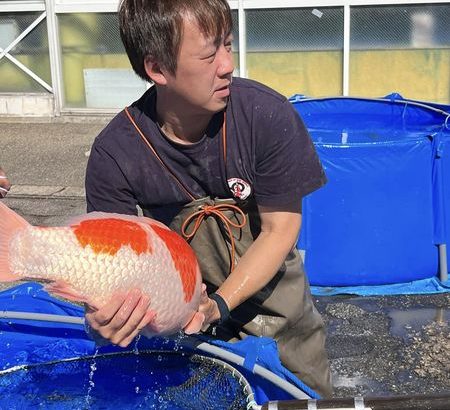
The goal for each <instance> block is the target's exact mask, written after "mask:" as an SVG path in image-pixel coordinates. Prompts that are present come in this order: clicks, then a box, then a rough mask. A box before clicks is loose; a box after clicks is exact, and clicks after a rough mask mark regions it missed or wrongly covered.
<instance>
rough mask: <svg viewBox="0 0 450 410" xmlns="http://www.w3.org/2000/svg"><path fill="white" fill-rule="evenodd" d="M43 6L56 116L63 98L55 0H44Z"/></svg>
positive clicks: (58, 114) (59, 111) (59, 113)
mask: <svg viewBox="0 0 450 410" xmlns="http://www.w3.org/2000/svg"><path fill="white" fill-rule="evenodd" d="M45 8H46V10H47V32H48V52H49V57H50V72H51V78H52V87H53V99H54V113H55V116H57V117H58V116H60V115H61V108H62V102H63V100H64V98H63V83H62V74H61V73H62V69H61V47H60V43H59V31H58V19H57V17H56V12H55V0H45Z"/></svg>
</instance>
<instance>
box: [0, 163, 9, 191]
mask: <svg viewBox="0 0 450 410" xmlns="http://www.w3.org/2000/svg"><path fill="white" fill-rule="evenodd" d="M10 188H11V184H10V183H9V180H8V177H7V176H6V174H5V171H3V169H2V168H1V167H0V198H4V197H5V196H6V194H7V193H8V192H9V190H10Z"/></svg>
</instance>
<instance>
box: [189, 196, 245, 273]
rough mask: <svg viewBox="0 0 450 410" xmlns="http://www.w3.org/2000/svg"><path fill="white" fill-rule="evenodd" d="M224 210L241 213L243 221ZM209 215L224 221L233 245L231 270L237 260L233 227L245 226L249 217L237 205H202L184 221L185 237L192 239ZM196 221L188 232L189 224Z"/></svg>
mask: <svg viewBox="0 0 450 410" xmlns="http://www.w3.org/2000/svg"><path fill="white" fill-rule="evenodd" d="M224 211H234V213H237V214H239V215H241V217H242V222H239V219H238V218H236V219H237V222H235V221H233V220H231V219H230V218H229V217H228V216H227V215H226V214H225V213H224ZM208 216H214V217H216V218H218V219H219V220H220V221H222V224H223V226H224V227H225V229H226V231H227V233H228V237H229V238H230V246H231V255H230V258H231V262H230V272H231V271H233V269H234V261H235V253H236V252H235V243H234V236H233V232H232V230H231V228H243V227H244V226H245V224H246V223H247V217H246V216H245V214H244V212H243V211H242V209H241V208H239V207H238V206H236V205H232V204H220V205H207V204H205V205H202V206H201V207H200V209H199V210H198V211H196V212H194V213H192V214H191V215H189V216H188V217H187V218H186V220H185V221H184V222H183V225H182V226H181V234H182V235H183V237H184V238H185V239H186V240H187V241H189V240H191V239H192V238H193V237H194V236H195V234H196V233H197V231H198V229H199V228H200V225H201V224H202V222H203V220H204V219H205V218H207V217H208ZM192 221H194V226H193V228H192V230H191V231H190V232H188V226H189V225H190V224H191V222H192Z"/></svg>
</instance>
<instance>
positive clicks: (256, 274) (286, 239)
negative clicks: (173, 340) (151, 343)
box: [187, 200, 301, 331]
mask: <svg viewBox="0 0 450 410" xmlns="http://www.w3.org/2000/svg"><path fill="white" fill-rule="evenodd" d="M258 209H259V212H260V217H261V233H260V234H259V236H258V238H257V239H256V240H255V242H254V243H253V244H252V245H251V246H250V247H249V248H248V250H247V252H246V253H245V254H244V255H243V256H242V258H241V259H240V260H239V262H238V264H237V266H236V268H235V269H234V270H233V272H231V274H230V275H229V277H228V278H227V279H226V280H225V282H224V283H223V284H222V285H221V286H220V287H219V289H218V290H217V291H216V293H218V294H219V295H220V296H221V297H222V298H223V299H224V301H225V303H226V304H227V306H228V308H229V309H230V310H233V309H234V308H236V307H237V306H239V305H240V304H241V303H243V302H245V301H246V300H247V299H249V298H250V297H252V296H253V295H254V294H255V293H257V292H258V291H259V290H261V289H262V288H263V287H264V286H265V285H267V283H269V282H270V280H271V279H272V278H273V277H274V276H275V274H276V273H277V272H278V270H279V268H280V266H281V265H282V264H283V262H284V261H285V259H286V256H287V255H288V253H289V252H290V251H291V249H292V248H293V247H294V246H295V244H296V241H297V238H298V233H299V231H300V226H301V201H300V200H299V201H297V202H296V203H294V204H290V205H287V206H283V207H263V206H259V207H258ZM199 312H201V313H203V314H204V315H205V325H207V324H209V323H213V322H215V321H216V320H218V319H220V313H219V310H218V306H217V303H216V302H215V301H214V300H212V299H209V298H208V299H207V300H206V301H205V303H203V304H202V305H201V306H200V308H199ZM187 331H189V327H188V328H187Z"/></svg>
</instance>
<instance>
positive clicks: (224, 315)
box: [209, 293, 230, 324]
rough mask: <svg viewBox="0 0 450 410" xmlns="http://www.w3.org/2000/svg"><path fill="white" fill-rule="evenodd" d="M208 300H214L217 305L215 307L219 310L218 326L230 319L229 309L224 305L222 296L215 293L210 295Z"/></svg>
mask: <svg viewBox="0 0 450 410" xmlns="http://www.w3.org/2000/svg"><path fill="white" fill-rule="evenodd" d="M209 298H210V299H212V300H214V301H215V302H216V303H217V307H218V308H219V313H220V319H219V321H218V323H219V324H221V323H224V322H226V321H227V320H228V319H229V318H230V309H229V308H228V305H227V304H226V302H225V300H224V299H223V297H222V296H220V295H219V294H217V293H211V294H210V295H209Z"/></svg>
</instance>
